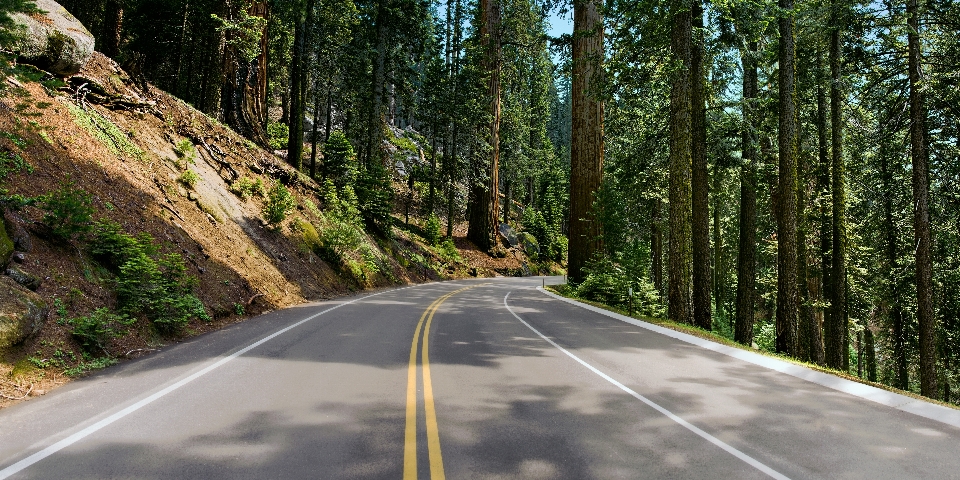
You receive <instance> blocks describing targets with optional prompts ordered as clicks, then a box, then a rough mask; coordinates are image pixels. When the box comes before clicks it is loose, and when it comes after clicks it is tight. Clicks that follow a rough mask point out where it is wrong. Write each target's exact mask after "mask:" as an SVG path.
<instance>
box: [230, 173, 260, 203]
mask: <svg viewBox="0 0 960 480" xmlns="http://www.w3.org/2000/svg"><path fill="white" fill-rule="evenodd" d="M230 191H231V192H233V193H235V194H236V195H237V196H238V197H240V198H244V199H246V198H250V197H252V196H254V195H259V196H261V197H265V196H267V192H266V188H264V186H263V182H262V181H260V179H259V178H258V179H256V180H255V181H254V180H250V179H249V178H247V177H240V178H239V179H237V181H235V182H233V185H230Z"/></svg>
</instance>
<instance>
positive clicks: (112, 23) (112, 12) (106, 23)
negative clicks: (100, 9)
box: [98, 0, 123, 60]
mask: <svg viewBox="0 0 960 480" xmlns="http://www.w3.org/2000/svg"><path fill="white" fill-rule="evenodd" d="M102 31H103V33H102V34H101V35H100V37H98V40H100V41H99V42H98V43H99V44H100V52H101V53H103V54H104V55H106V56H108V57H110V58H112V59H115V60H116V59H117V57H118V56H119V55H120V42H121V40H122V39H123V7H121V6H120V3H119V2H118V1H117V0H108V1H107V2H106V6H105V8H104V18H103V29H102Z"/></svg>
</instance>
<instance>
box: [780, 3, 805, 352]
mask: <svg viewBox="0 0 960 480" xmlns="http://www.w3.org/2000/svg"><path fill="white" fill-rule="evenodd" d="M779 6H780V9H781V12H782V13H781V14H780V18H779V20H778V23H779V30H780V48H779V61H780V69H779V81H780V92H779V96H780V128H779V135H778V145H779V149H780V154H779V174H780V178H779V183H778V186H777V196H778V197H779V198H778V200H779V201H778V209H777V210H778V212H777V317H776V330H777V352H778V353H785V354H787V355H791V356H792V355H795V354H796V351H797V317H798V310H799V308H798V307H799V306H798V291H797V290H798V289H797V165H796V151H797V112H796V105H795V98H794V96H795V91H796V88H795V82H794V81H795V78H794V71H795V68H796V67H795V65H794V60H795V55H796V46H795V44H794V37H793V16H792V15H793V13H792V12H793V0H779Z"/></svg>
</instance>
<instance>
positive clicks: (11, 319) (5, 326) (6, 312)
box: [0, 276, 49, 348]
mask: <svg viewBox="0 0 960 480" xmlns="http://www.w3.org/2000/svg"><path fill="white" fill-rule="evenodd" d="M48 313H49V309H48V308H47V304H46V303H44V301H43V299H42V298H40V296H39V295H37V294H36V293H33V292H31V291H29V290H27V289H25V288H23V287H21V286H20V285H17V283H16V282H14V281H13V279H11V278H9V277H3V276H0V348H5V347H9V346H11V345H16V344H18V343H20V342H22V341H24V340H26V339H27V337H29V336H30V335H33V334H34V333H37V332H38V331H40V328H41V327H43V323H44V322H45V321H46V320H47V314H48Z"/></svg>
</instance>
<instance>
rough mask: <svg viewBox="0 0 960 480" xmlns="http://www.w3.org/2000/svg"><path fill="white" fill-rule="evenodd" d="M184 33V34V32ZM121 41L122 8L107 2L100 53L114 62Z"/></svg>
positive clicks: (115, 2)
mask: <svg viewBox="0 0 960 480" xmlns="http://www.w3.org/2000/svg"><path fill="white" fill-rule="evenodd" d="M184 33H186V32H184ZM122 39H123V7H121V6H120V3H119V2H118V1H117V0H108V1H107V3H106V6H105V8H104V16H103V33H101V35H100V37H98V40H100V41H99V42H98V43H99V44H100V52H101V53H103V54H104V55H106V56H108V57H110V58H112V59H114V60H116V59H117V57H118V56H119V55H120V42H121V40H122Z"/></svg>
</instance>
